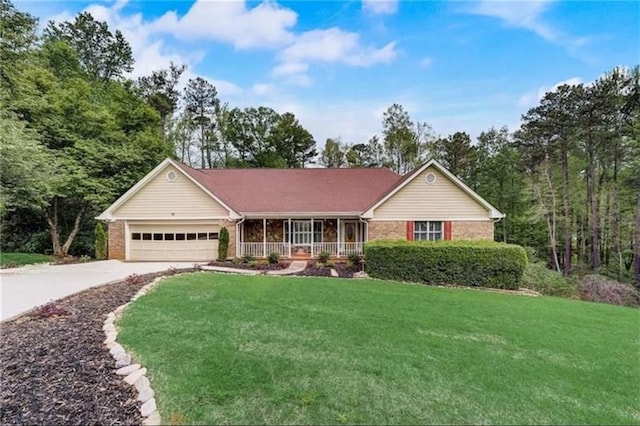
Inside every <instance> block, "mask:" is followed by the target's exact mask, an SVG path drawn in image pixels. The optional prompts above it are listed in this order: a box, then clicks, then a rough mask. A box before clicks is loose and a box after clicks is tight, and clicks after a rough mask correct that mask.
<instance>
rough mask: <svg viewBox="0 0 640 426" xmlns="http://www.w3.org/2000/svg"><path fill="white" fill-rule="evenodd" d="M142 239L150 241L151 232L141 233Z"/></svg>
mask: <svg viewBox="0 0 640 426" xmlns="http://www.w3.org/2000/svg"><path fill="white" fill-rule="evenodd" d="M142 239H143V240H145V241H150V240H151V234H148V233H144V234H142Z"/></svg>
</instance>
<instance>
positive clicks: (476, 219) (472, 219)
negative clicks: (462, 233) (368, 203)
mask: <svg viewBox="0 0 640 426" xmlns="http://www.w3.org/2000/svg"><path fill="white" fill-rule="evenodd" d="M402 221H412V222H422V221H433V222H436V221H438V222H440V221H444V222H491V221H493V219H491V218H490V217H462V218H460V217H457V218H456V217H453V218H451V217H395V218H389V217H385V218H373V219H369V222H402Z"/></svg>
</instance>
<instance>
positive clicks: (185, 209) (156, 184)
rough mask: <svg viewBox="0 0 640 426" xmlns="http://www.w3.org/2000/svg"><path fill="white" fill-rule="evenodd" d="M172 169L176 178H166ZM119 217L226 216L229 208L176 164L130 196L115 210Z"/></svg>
mask: <svg viewBox="0 0 640 426" xmlns="http://www.w3.org/2000/svg"><path fill="white" fill-rule="evenodd" d="M170 171H173V172H174V173H175V174H176V179H175V181H173V182H169V181H168V180H167V173H169V172H170ZM113 216H114V217H116V218H123V219H126V218H154V219H159V218H167V219H180V218H200V217H203V218H204V217H211V218H223V217H228V216H229V211H228V210H227V209H225V208H224V207H223V206H221V205H220V204H219V203H218V202H216V201H215V200H214V199H212V198H211V197H210V196H209V195H208V194H207V193H206V192H204V191H203V190H202V189H201V188H200V187H198V186H197V185H196V184H195V183H193V182H192V181H191V180H189V179H188V178H187V177H186V176H185V175H184V174H182V172H181V171H179V170H177V169H176V168H175V167H173V166H168V167H166V168H164V169H163V170H162V171H160V173H158V175H157V176H156V177H155V178H153V179H152V180H151V181H149V182H148V183H147V184H146V185H145V186H143V187H142V188H141V189H140V190H138V192H136V193H135V194H134V195H133V196H131V198H129V199H128V200H127V201H125V202H124V204H122V205H121V206H120V207H118V208H117V209H115V210H114V211H113Z"/></svg>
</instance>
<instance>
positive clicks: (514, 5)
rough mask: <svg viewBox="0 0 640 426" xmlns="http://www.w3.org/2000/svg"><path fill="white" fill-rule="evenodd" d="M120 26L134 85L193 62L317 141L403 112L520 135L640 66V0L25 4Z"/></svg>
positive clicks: (225, 96)
mask: <svg viewBox="0 0 640 426" xmlns="http://www.w3.org/2000/svg"><path fill="white" fill-rule="evenodd" d="M16 5H17V7H18V8H20V9H21V10H25V11H28V12H30V13H32V14H33V15H35V16H37V17H39V18H40V19H41V20H42V21H43V22H46V21H47V20H57V21H60V20H68V19H72V18H73V16H74V15H75V14H77V13H78V12H80V11H83V10H88V11H89V12H91V13H92V14H93V15H94V17H96V18H97V19H99V20H104V21H107V22H108V23H109V25H110V26H111V27H112V28H118V29H120V30H122V32H123V33H124V34H125V36H126V37H127V39H128V40H129V42H130V43H131V45H132V47H133V51H134V55H135V57H136V61H137V62H136V69H135V71H134V73H133V76H134V77H136V76H140V75H145V74H148V73H150V72H151V71H152V70H155V69H159V68H162V67H166V66H167V65H168V64H169V62H170V61H174V62H176V63H185V64H187V65H188V68H189V69H188V72H187V73H186V77H187V78H189V77H194V76H196V75H201V76H203V77H205V78H208V79H209V80H211V81H212V82H213V83H214V84H215V85H216V87H217V88H218V92H219V94H220V98H221V100H222V101H225V102H228V103H229V104H230V106H232V107H234V106H240V107H245V106H258V105H266V106H271V107H272V108H274V109H275V110H277V111H278V112H281V113H283V112H286V111H291V112H293V113H295V114H296V116H297V117H298V118H299V119H300V122H301V123H302V125H304V126H305V127H306V128H307V129H308V130H309V131H311V133H312V134H313V135H314V137H315V138H316V141H317V142H318V145H320V146H322V145H323V144H324V141H325V139H326V138H327V137H341V138H342V140H343V141H345V142H349V143H358V142H366V141H367V140H368V139H369V138H370V137H371V136H373V135H375V134H380V132H381V119H382V113H383V112H384V110H385V109H386V108H387V107H388V106H390V105H391V104H393V103H400V104H402V105H403V106H404V107H405V108H406V109H407V110H408V111H409V112H410V114H411V117H412V118H413V119H414V120H415V121H426V122H427V123H429V124H431V125H432V126H433V128H434V131H435V132H436V133H437V134H440V135H448V134H450V133H453V132H455V131H466V132H468V133H470V134H471V135H472V136H474V137H475V136H477V135H478V134H479V133H480V132H481V131H483V130H486V129H489V128H491V127H492V126H495V127H500V126H502V125H508V126H509V127H510V128H511V129H515V128H517V126H518V124H519V120H520V116H521V115H522V114H523V113H524V112H526V110H527V109H528V108H530V107H532V106H535V105H536V103H537V101H538V100H539V98H540V97H541V96H542V95H543V94H544V92H545V91H547V90H550V89H552V88H553V87H555V86H556V85H558V84H560V83H562V82H570V83H571V82H584V83H588V82H591V81H593V80H594V79H596V78H597V77H598V76H599V75H601V74H602V73H604V72H606V71H609V70H610V69H612V68H613V67H615V66H628V67H631V66H634V65H637V64H638V63H640V2H637V1H608V2H605V1H602V2H600V1H535V2H529V1H509V2H499V1H474V2H464V1H448V2H438V1H407V2H403V1H400V2H398V1H394V0H388V1H381V0H373V1H372V0H362V1H360V0H357V1H356V0H353V1H346V2H343V1H323V2H320V1H281V2H275V1H266V2H261V1H242V0H229V1H202V0H196V1H134V0H129V1H126V0H115V1H114V0H110V1H99V0H96V1H67V2H65V1H53V2H52V1H33V0H31V1H18V2H16Z"/></svg>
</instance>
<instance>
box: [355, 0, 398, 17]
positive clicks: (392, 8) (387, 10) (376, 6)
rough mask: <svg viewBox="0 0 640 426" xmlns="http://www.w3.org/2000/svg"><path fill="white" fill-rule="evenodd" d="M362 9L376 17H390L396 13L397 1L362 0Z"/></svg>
mask: <svg viewBox="0 0 640 426" xmlns="http://www.w3.org/2000/svg"><path fill="white" fill-rule="evenodd" d="M362 9H363V10H365V11H367V12H369V13H373V14H376V15H391V14H394V13H396V12H397V11H398V0H362Z"/></svg>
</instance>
